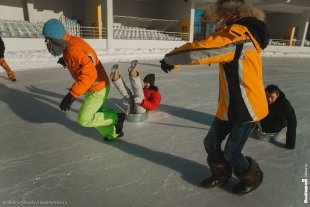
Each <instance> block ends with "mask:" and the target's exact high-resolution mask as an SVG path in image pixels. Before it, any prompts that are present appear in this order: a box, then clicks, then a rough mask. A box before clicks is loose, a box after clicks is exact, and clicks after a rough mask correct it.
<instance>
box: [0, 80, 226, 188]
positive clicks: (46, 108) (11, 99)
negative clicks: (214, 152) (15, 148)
mask: <svg viewBox="0 0 310 207" xmlns="http://www.w3.org/2000/svg"><path fill="white" fill-rule="evenodd" d="M0 87H1V88H2V91H1V96H0V97H1V98H0V100H1V101H4V102H6V103H7V105H8V107H9V108H10V109H11V110H12V111H13V112H14V113H16V114H17V115H18V116H19V117H20V118H22V119H23V120H25V121H26V122H30V123H51V122H54V123H58V124H61V125H63V126H66V127H67V128H68V129H70V130H71V131H72V132H74V133H78V134H80V135H82V136H85V137H87V138H92V139H94V140H96V141H98V142H100V143H105V144H107V145H109V146H113V147H115V148H117V149H119V150H121V151H123V152H125V153H128V154H131V155H134V156H136V157H140V158H142V159H146V160H148V161H150V162H154V163H156V164H159V165H162V166H164V167H167V168H170V169H172V170H174V171H176V172H179V173H180V174H181V177H182V178H183V179H184V180H186V181H187V182H189V183H191V184H192V185H195V186H199V182H200V181H201V180H202V179H204V178H206V177H208V176H210V171H209V169H208V167H207V166H206V165H203V164H200V163H198V162H195V161H192V160H188V159H185V158H182V157H179V156H175V155H172V154H169V153H165V152H159V151H156V150H152V149H149V148H147V147H144V146H140V145H137V144H134V143H130V142H128V141H125V140H123V139H119V140H116V141H114V142H104V141H103V139H102V137H101V136H100V134H99V133H97V132H96V130H94V129H92V128H90V129H87V128H84V127H81V126H79V124H78V123H76V122H74V121H72V120H70V119H69V118H67V117H66V115H65V114H64V112H62V111H61V110H60V109H58V105H59V102H58V101H55V100H54V99H55V98H59V99H60V100H61V98H62V97H63V95H61V94H57V93H54V92H50V91H47V90H44V89H39V88H37V87H35V86H30V87H27V89H28V90H29V91H30V92H31V93H28V92H24V91H19V90H16V89H11V88H8V87H6V86H5V85H3V84H0ZM60 100H59V101H60ZM113 101H114V102H116V100H113ZM46 102H49V103H51V105H50V104H47V103H46ZM164 108H165V109H167V108H169V106H167V105H166V106H164ZM172 108H173V106H171V108H170V109H172ZM73 111H74V110H73ZM173 111H179V112H180V111H182V110H181V109H180V108H179V109H176V110H173ZM185 111H186V112H184V113H176V114H178V115H179V116H183V115H184V116H185V118H186V117H187V113H189V111H190V109H185ZM74 112H75V113H76V112H77V111H76V110H75V111H74ZM182 114H183V115H182ZM198 114H200V112H199V113H198ZM200 115H201V116H202V115H203V114H200ZM198 117H199V116H198ZM196 118H197V116H196ZM209 118H211V117H209ZM199 119H200V118H199ZM225 188H226V187H225ZM225 188H224V189H225Z"/></svg>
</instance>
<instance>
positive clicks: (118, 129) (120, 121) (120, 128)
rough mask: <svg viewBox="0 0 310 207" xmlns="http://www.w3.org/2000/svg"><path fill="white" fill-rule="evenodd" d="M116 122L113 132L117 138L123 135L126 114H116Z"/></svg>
mask: <svg viewBox="0 0 310 207" xmlns="http://www.w3.org/2000/svg"><path fill="white" fill-rule="evenodd" d="M117 117H118V121H117V123H116V124H115V131H116V134H118V137H122V136H123V135H124V133H123V123H124V121H125V117H126V114H125V113H117Z"/></svg>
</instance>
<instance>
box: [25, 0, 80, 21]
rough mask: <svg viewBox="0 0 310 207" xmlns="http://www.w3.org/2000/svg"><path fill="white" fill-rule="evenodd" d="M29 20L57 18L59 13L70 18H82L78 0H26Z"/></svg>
mask: <svg viewBox="0 0 310 207" xmlns="http://www.w3.org/2000/svg"><path fill="white" fill-rule="evenodd" d="M27 2H28V13H29V20H30V22H45V21H46V20H48V19H50V18H59V16H60V15H61V14H64V15H65V16H67V17H69V18H71V19H73V18H74V19H82V16H81V14H80V10H77V8H80V7H81V6H79V5H80V4H81V3H80V2H82V1H79V0H66V1H63V0H44V1H42V0H28V1H27Z"/></svg>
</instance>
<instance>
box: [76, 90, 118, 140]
mask: <svg viewBox="0 0 310 207" xmlns="http://www.w3.org/2000/svg"><path fill="white" fill-rule="evenodd" d="M109 91H110V85H108V86H107V87H106V88H104V89H102V90H100V91H96V92H87V93H86V94H85V101H84V103H83V104H82V106H81V108H80V111H79V115H78V122H79V124H80V125H82V126H84V127H95V128H96V129H97V130H98V131H99V133H100V134H101V135H103V136H105V137H108V138H109V139H113V138H115V137H117V135H118V134H116V132H115V126H114V125H115V124H116V123H117V121H118V116H117V114H116V112H115V111H114V110H113V109H107V110H106V109H105V108H104V105H105V102H106V100H107V97H108V95H109Z"/></svg>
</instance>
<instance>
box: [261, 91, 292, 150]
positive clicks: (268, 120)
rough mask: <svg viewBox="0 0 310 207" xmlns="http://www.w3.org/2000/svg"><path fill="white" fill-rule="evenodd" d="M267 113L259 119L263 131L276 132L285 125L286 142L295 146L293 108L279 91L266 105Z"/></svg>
mask: <svg viewBox="0 0 310 207" xmlns="http://www.w3.org/2000/svg"><path fill="white" fill-rule="evenodd" d="M268 109H269V113H268V115H267V116H266V117H265V118H264V119H262V120H261V126H262V130H263V132H267V133H276V132H280V131H281V129H282V128H284V127H286V126H287V131H286V144H287V145H291V146H295V139H296V127H297V120H296V115H295V111H294V108H293V107H292V105H291V103H290V102H289V101H288V100H287V99H286V97H285V94H284V93H283V92H282V91H280V94H279V96H278V98H277V99H276V101H275V102H274V103H272V104H270V105H268Z"/></svg>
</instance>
